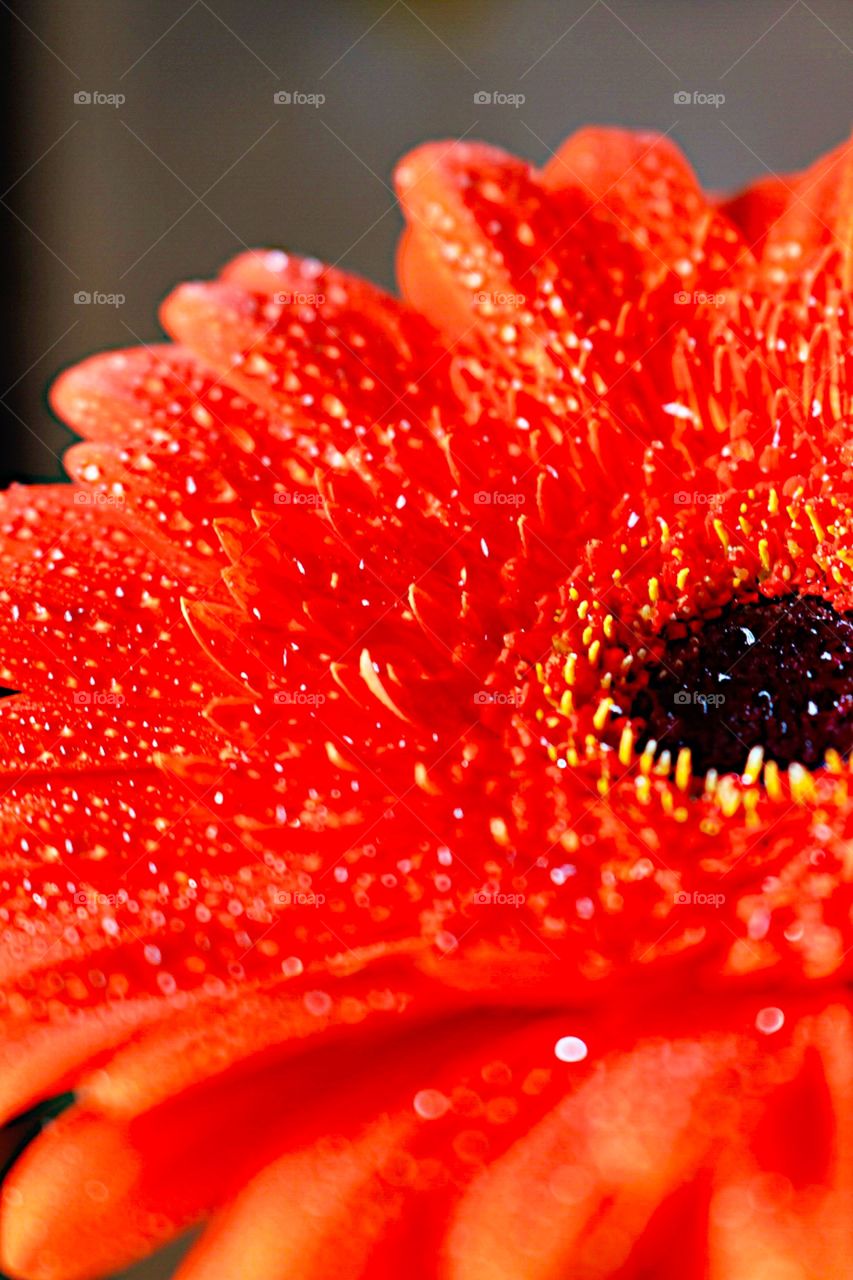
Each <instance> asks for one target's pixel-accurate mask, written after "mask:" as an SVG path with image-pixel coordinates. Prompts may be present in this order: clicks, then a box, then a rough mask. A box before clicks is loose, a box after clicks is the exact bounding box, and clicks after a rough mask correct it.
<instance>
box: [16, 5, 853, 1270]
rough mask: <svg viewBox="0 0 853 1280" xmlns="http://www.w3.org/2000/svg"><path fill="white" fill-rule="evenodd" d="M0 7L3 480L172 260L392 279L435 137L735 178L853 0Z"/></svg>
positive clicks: (846, 65) (824, 63) (817, 113)
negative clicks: (661, 139)
mask: <svg viewBox="0 0 853 1280" xmlns="http://www.w3.org/2000/svg"><path fill="white" fill-rule="evenodd" d="M0 20H2V23H3V26H4V28H5V30H4V33H3V34H4V39H3V46H2V47H3V48H4V49H5V50H6V51H7V57H8V58H9V67H8V68H7V72H6V75H5V76H4V77H3V80H2V85H3V88H2V92H3V93H4V94H5V95H6V99H7V101H6V104H5V105H6V114H5V119H6V126H7V146H6V148H5V152H4V160H3V164H4V170H5V171H4V173H3V175H2V181H0V192H2V195H0V219H2V233H3V245H4V253H3V255H2V260H3V261H2V271H3V279H2V291H3V304H4V315H5V319H6V324H5V340H4V342H3V345H2V350H0V361H2V378H1V379H0V414H2V431H3V437H2V439H3V448H2V451H0V481H2V482H3V483H5V482H7V481H8V480H10V479H12V478H25V479H35V478H40V479H44V478H53V477H58V476H60V475H61V474H62V471H61V463H60V457H61V454H62V451H63V449H64V448H65V447H66V446H67V444H68V443H69V441H70V440H71V438H72V437H71V433H70V432H68V431H66V430H65V429H64V428H62V427H61V426H60V425H59V424H58V423H57V422H56V421H55V420H54V419H53V418H52V416H51V414H50V411H49V409H48V408H47V405H46V401H45V388H46V386H47V385H48V383H49V382H50V381H51V380H52V378H53V377H55V375H56V373H57V372H58V370H60V369H61V368H63V367H64V366H65V365H67V364H70V363H74V362H75V361H77V360H79V359H81V358H82V357H84V356H85V355H87V354H89V353H90V352H92V351H95V350H98V349H99V348H103V347H107V346H113V347H116V346H127V345H133V344H136V343H140V342H150V341H152V340H157V338H158V337H159V336H160V330H159V328H158V324H157V306H158V304H159V302H160V300H161V299H162V297H163V296H164V294H166V293H167V292H168V290H169V289H170V288H171V287H172V286H173V285H174V284H175V283H176V282H177V281H179V280H181V279H183V278H185V277H193V276H208V275H211V274H212V273H214V272H215V271H216V269H217V267H218V265H219V264H220V263H221V262H222V261H223V260H224V259H226V258H228V257H229V256H231V255H233V254H235V253H238V252H240V251H241V250H243V249H244V248H246V247H249V246H256V245H280V246H284V247H287V248H289V249H293V250H295V251H298V252H300V253H303V254H314V255H316V256H317V257H320V258H323V259H325V260H326V261H329V262H332V263H336V264H338V265H339V266H341V267H344V268H347V269H349V270H352V271H355V272H359V273H361V274H364V275H367V276H370V277H371V278H373V279H374V280H378V281H381V282H382V283H384V284H386V285H388V286H389V287H392V286H393V280H394V249H395V243H396V240H397V236H398V233H399V229H400V218H399V215H398V213H397V211H396V209H395V207H394V202H393V196H392V192H391V190H390V187H389V183H390V176H391V172H392V169H393V167H394V165H395V163H396V161H397V160H398V159H399V157H400V156H401V155H402V154H403V153H404V152H405V151H406V150H408V149H409V148H410V147H412V146H414V145H416V144H417V143H419V142H421V141H422V140H424V139H427V138H434V137H441V136H452V137H461V136H463V135H464V136H466V137H471V138H484V139H487V140H489V141H491V142H494V143H497V144H499V145H501V146H504V147H507V148H509V149H511V150H513V151H516V152H518V153H521V154H523V155H524V156H527V157H528V158H529V159H531V160H532V161H534V162H535V163H541V162H543V161H544V160H546V158H547V157H548V155H549V152H550V151H551V149H553V148H556V147H557V145H558V144H559V142H560V141H561V139H562V138H563V137H564V136H565V135H566V134H568V133H570V132H571V131H572V130H574V129H576V128H578V126H580V125H583V124H586V123H588V122H601V123H613V124H623V125H634V126H643V127H651V128H655V129H659V130H662V131H666V132H669V133H670V135H671V136H672V137H673V138H675V139H676V140H677V141H678V142H679V143H680V144H681V145H682V146H683V147H684V148H685V150H686V151H687V154H688V155H689V157H690V159H691V160H692V162H693V164H694V166H695V167H696V169H697V171H698V173H699V176H700V177H701V179H702V180H703V181H704V182H705V183H706V184H707V185H709V186H710V187H713V188H720V189H723V188H730V187H734V186H737V185H739V184H742V183H744V182H746V181H748V180H749V179H751V178H752V177H754V176H758V175H762V174H766V173H771V172H781V171H785V170H791V169H797V168H799V167H802V166H804V165H806V164H808V163H809V162H810V161H811V160H812V159H813V158H814V157H815V156H816V155H817V154H818V153H820V152H821V151H824V150H827V149H828V148H830V147H832V146H833V145H835V144H836V143H837V142H838V141H840V139H841V138H843V137H844V136H845V134H846V133H848V132H849V130H850V127H851V123H853V4H851V0H808V3H806V0H793V3H791V2H790V0H749V3H745V0H491V2H489V0H0ZM694 93H695V94H697V95H701V96H707V97H708V98H711V97H713V99H714V100H713V102H712V101H708V100H706V101H694V100H693V95H694ZM484 95H485V97H484ZM676 95H681V99H680V100H679V98H678V97H676ZM684 95H687V96H688V98H689V101H687V102H685V101H684ZM720 95H722V96H723V98H724V101H720ZM520 97H523V101H521V102H520V101H519V98H520ZM496 99H497V100H496ZM176 1258H177V1253H176V1252H174V1251H173V1252H171V1253H170V1254H169V1255H167V1256H163V1257H161V1258H160V1259H157V1260H155V1261H154V1262H153V1263H148V1264H146V1265H144V1266H142V1267H137V1268H135V1269H134V1270H133V1271H132V1272H129V1273H127V1275H128V1277H131V1276H132V1277H133V1280H155V1278H156V1280H162V1278H163V1277H167V1276H171V1275H172V1273H173V1271H174V1268H175V1265H176ZM228 1280H232V1278H231V1277H229V1278H228Z"/></svg>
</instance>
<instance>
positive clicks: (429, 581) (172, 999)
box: [0, 130, 853, 1280]
mask: <svg viewBox="0 0 853 1280" xmlns="http://www.w3.org/2000/svg"><path fill="white" fill-rule="evenodd" d="M398 181H399V189H400V194H401V199H402V202H403V205H404V207H405V210H406V214H407V217H408V226H409V229H408V231H407V233H406V238H405V241H404V244H403V250H402V256H401V277H402V283H403V293H404V297H405V301H404V302H398V301H396V300H394V299H393V298H390V297H388V296H386V295H384V294H382V293H381V292H380V291H378V290H377V289H375V288H373V287H372V286H371V285H369V284H366V283H364V282H362V281H360V280H356V279H353V278H351V277H348V276H346V275H343V274H342V273H340V272H338V271H336V270H334V269H332V268H325V267H322V266H321V265H319V264H318V263H315V262H311V261H304V260H296V259H293V258H289V257H287V256H285V255H284V254H282V253H251V254H248V255H245V256H243V257H241V258H239V259H238V260H237V261H236V262H234V263H232V264H231V265H230V266H229V267H228V268H227V269H226V270H225V272H224V273H223V275H222V276H221V278H220V279H219V280H217V281H215V282H214V283H209V284H192V285H186V286H183V287H182V288H180V289H179V290H178V291H177V292H176V293H175V294H174V295H173V296H172V297H171V298H170V299H169V300H168V301H167V303H166V306H165V309H164V313H163V314H164V323H165V326H166V328H167V330H168V331H169V333H170V334H171V336H172V337H173V339H174V340H175V345H166V346H162V347H159V348H156V349H150V348H144V349H136V350H132V351H126V352H121V353H118V354H115V353H113V354H108V355H102V356H97V357H95V358H93V359H92V360H89V361H87V362H86V363H85V364H83V365H82V366H80V367H79V368H77V369H74V370H72V371H70V372H69V373H67V374H65V375H64V377H63V378H62V379H61V380H60V382H59V384H58V386H57V387H56V389H55V393H54V397H55V404H56V407H57V409H58V411H59V413H60V414H61V415H62V417H63V418H65V420H66V421H67V422H69V423H70V424H71V425H72V426H73V427H74V428H75V429H76V430H77V431H78V432H79V433H80V435H81V436H83V437H84V440H85V442H84V443H81V444H78V445H76V446H75V447H74V448H73V449H72V450H71V451H70V453H69V455H68V467H69V470H70V472H71V474H72V476H73V478H74V481H75V483H74V484H72V485H70V486H51V487H42V488H35V489H33V488H16V489H13V490H10V491H9V492H8V493H6V494H4V495H3V498H2V581H0V588H2V591H1V592H0V602H2V608H1V609H0V626H2V641H0V654H2V669H0V680H2V682H3V683H4V685H6V686H7V687H9V688H12V689H14V690H18V691H20V692H19V693H18V695H17V696H16V697H14V698H8V699H6V700H5V701H4V703H3V707H2V720H1V721H0V732H2V736H1V737H0V742H2V744H3V750H4V761H3V769H4V775H5V776H4V780H3V796H2V823H3V834H4V844H5V850H6V853H5V859H4V867H3V877H2V878H3V891H4V892H3V905H2V921H3V940H4V944H5V945H4V949H3V974H2V978H3V983H2V1019H3V1042H2V1048H0V1061H2V1071H0V1097H2V1107H3V1110H4V1114H5V1116H6V1117H15V1116H16V1115H18V1114H20V1113H21V1112H22V1111H23V1110H25V1109H26V1108H31V1107H35V1106H37V1105H38V1104H40V1103H43V1102H44V1101H45V1100H47V1099H52V1098H55V1097H56V1096H57V1095H61V1094H66V1093H68V1092H69V1091H73V1094H74V1101H73V1105H71V1106H70V1108H69V1109H67V1110H65V1111H64V1113H63V1114H62V1115H61V1116H60V1117H59V1118H57V1119H54V1120H53V1121H52V1122H51V1123H49V1124H46V1125H45V1126H44V1128H43V1131H42V1132H41V1133H40V1135H39V1136H38V1137H37V1138H36V1139H35V1140H34V1141H33V1142H32V1143H31V1144H30V1145H29V1146H28V1147H27V1149H26V1150H25V1151H24V1152H23V1154H22V1155H21V1156H20V1157H19V1159H18V1160H17V1162H16V1163H15V1165H14V1167H13V1169H12V1170H11V1172H10V1173H9V1175H8V1177H7V1179H6V1182H5V1185H4V1191H3V1202H4V1212H3V1219H2V1243H1V1244H0V1255H1V1257H2V1265H3V1266H4V1267H5V1268H6V1269H7V1270H9V1271H11V1272H12V1273H13V1274H14V1275H15V1276H21V1277H28V1278H29V1280H73V1278H78V1277H94V1276H101V1275H105V1274H107V1273H109V1272H110V1271H112V1270H114V1269H116V1268H118V1267H120V1266H122V1265H124V1264H126V1263H128V1262H129V1261H131V1260H133V1259H135V1258H138V1257H140V1256H142V1255H144V1254H145V1253H147V1252H148V1251H150V1250H151V1249H152V1248H154V1247H156V1246H157V1245H158V1244H160V1243H162V1242H164V1241H166V1240H168V1239H169V1238H171V1237H172V1236H174V1235H175V1234H176V1233H178V1232H180V1231H182V1230H183V1229H184V1228H186V1227H187V1226H189V1225H190V1224H192V1223H195V1222H197V1221H198V1220H201V1219H205V1218H207V1217H209V1216H210V1215H213V1220H212V1223H211V1225H210V1226H209V1228H208V1229H207V1230H206V1231H205V1233H204V1235H203V1236H202V1238H201V1241H200V1243H199V1244H198V1245H197V1246H196V1248H195V1249H194V1251H193V1252H192V1253H191V1254H190V1256H189V1258H188V1259H187V1261H186V1262H185V1264H184V1266H183V1268H182V1269H181V1271H180V1275H181V1276H182V1277H183V1280H221V1278H222V1277H229V1278H230V1277H237V1276H239V1277H240V1280H284V1277H285V1276H296V1275H298V1276H299V1277H300V1278H301V1280H357V1278H358V1277H370V1278H371V1280H378V1278H379V1277H382V1276H389V1277H390V1276H398V1275H403V1274H405V1275H413V1276H414V1275H417V1276H423V1277H436V1278H440V1280H522V1278H523V1280H561V1278H562V1277H564V1276H567V1275H571V1276H573V1277H585V1278H586V1280H593V1278H598V1277H601V1278H604V1277H619V1278H620V1280H626V1278H627V1277H651V1276H655V1277H657V1278H658V1280H664V1278H665V1277H667V1276H672V1277H675V1276H678V1277H679V1280H682V1278H683V1277H685V1276H693V1275H695V1276H697V1277H699V1276H706V1275H707V1276H712V1277H714V1278H715V1280H716V1278H720V1280H722V1278H725V1280H814V1278H817V1277H821V1278H825V1280H828V1278H829V1277H832V1278H833V1280H836V1278H837V1277H840V1276H844V1275H853V1239H851V1236H853V1226H851V1220H850V1214H849V1208H850V1192H851V1182H852V1181H853V1155H851V1143H853V1127H852V1126H853V1082H851V1070H853V1017H852V1016H851V1001H850V998H849V995H848V992H847V982H848V979H849V974H850V970H851V948H853V921H851V909H853V896H851V877H853V862H851V854H850V849H851V843H850V832H851V828H853V798H851V796H850V794H849V792H850V770H849V766H848V763H847V758H848V755H849V752H850V749H851V746H853V542H852V541H851V522H852V521H853V510H851V507H853V483H851V481H853V470H851V468H853V451H851V444H850V439H849V429H850V426H851V423H852V422H853V399H851V376H853V366H851V364H850V353H851V313H850V291H851V281H853V223H851V190H853V150H851V148H850V147H849V146H847V147H842V148H841V149H839V150H838V151H837V152H835V153H834V154H832V155H830V156H829V157H827V158H826V159H824V160H821V161H820V162H819V163H818V164H817V165H816V166H815V167H814V168H813V169H812V170H810V171H809V172H807V173H805V174H803V175H802V176H800V177H797V178H794V179H791V180H790V181H787V182H783V181H781V180H780V181H776V180H774V181H772V182H763V183H761V184H759V185H758V186H756V187H754V188H752V189H751V190H750V191H749V192H747V193H746V194H745V195H743V196H741V197H739V198H738V199H736V200H734V201H732V202H730V203H729V204H727V205H722V206H721V205H719V204H715V203H714V202H713V201H710V200H708V199H707V198H706V197H705V196H704V195H703V194H702V193H701V191H700V190H699V189H698V187H697V184H696V182H695V180H694V178H693V175H692V174H691V172H690V170H689V168H688V167H687V165H686V164H685V162H684V161H683V159H682V158H681V156H680V155H679V154H678V152H677V151H676V150H675V149H674V148H673V147H672V146H671V145H670V144H669V143H667V142H665V141H663V140H661V139H660V138H657V137H653V136H633V135H628V134H624V133H620V132H610V131H602V130H587V131H584V132H582V133H580V134H578V135H576V136H575V137H574V138H572V139H571V140H570V141H569V142H568V143H567V144H566V145H565V146H564V147H563V149H562V150H561V152H560V153H559V155H557V156H555V158H554V159H553V161H552V162H551V163H550V164H549V165H548V166H547V167H546V169H545V170H544V171H541V172H536V171H534V170H532V169H531V168H530V167H529V166H528V165H526V164H524V163H522V162H521V161H519V160H515V159H513V158H511V157H509V156H507V155H505V154H503V153H502V152H499V151H496V150H494V149H493V148H490V147H486V146H475V145H469V144H465V145H462V144H452V145H434V146H427V147H424V148H422V149H421V150H419V151H417V152H416V153H415V154H414V155H412V156H410V157H409V158H408V159H407V160H405V161H404V163H403V164H402V165H401V167H400V169H399V172H398ZM54 1109H55V1108H54ZM38 1114H41V1113H38Z"/></svg>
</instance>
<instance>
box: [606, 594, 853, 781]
mask: <svg viewBox="0 0 853 1280" xmlns="http://www.w3.org/2000/svg"><path fill="white" fill-rule="evenodd" d="M663 639H664V645H663V648H662V650H661V651H660V657H659V660H658V661H657V662H656V663H654V664H653V665H650V666H649V667H648V668H647V669H646V673H645V674H646V676H647V684H645V685H644V687H643V688H642V689H640V690H638V691H637V692H636V693H635V694H634V698H633V702H632V704H631V710H630V715H631V717H632V719H634V720H640V721H642V722H644V724H645V727H646V728H645V733H643V734H641V745H642V743H643V742H648V741H650V740H652V739H654V740H655V741H656V742H657V743H658V746H659V748H660V750H668V751H670V752H671V753H672V754H673V756H674V755H675V754H676V753H677V752H678V751H679V750H680V749H681V748H683V747H689V748H690V752H691V757H692V763H693V771H694V773H695V774H703V773H705V772H707V770H708V769H716V770H717V772H718V773H725V772H737V773H740V772H742V771H743V769H744V767H745V764H746V760H747V757H748V755H749V753H750V751H751V750H752V749H753V748H755V747H761V748H763V751H764V759H765V760H775V761H776V762H777V764H781V765H789V764H791V763H792V762H793V761H798V762H799V763H800V764H804V765H807V766H808V767H809V768H816V767H817V766H818V765H821V764H822V763H823V761H824V758H825V756H826V752H827V751H828V750H835V751H837V752H839V753H840V754H841V755H842V756H847V755H848V754H849V753H850V751H851V749H853V614H848V613H843V614H839V613H836V611H835V610H834V609H833V608H832V607H831V605H829V604H827V603H826V601H824V600H821V599H819V598H818V597H817V596H798V595H789V596H785V597H783V598H781V599H777V600H755V601H750V602H741V603H733V604H730V605H728V606H726V608H725V609H723V611H722V612H721V613H720V614H719V615H718V616H717V617H715V618H710V619H707V620H696V621H689V622H684V623H680V624H679V625H678V626H677V627H675V626H671V627H670V628H669V630H668V633H667V634H666V635H665V636H664V637H663Z"/></svg>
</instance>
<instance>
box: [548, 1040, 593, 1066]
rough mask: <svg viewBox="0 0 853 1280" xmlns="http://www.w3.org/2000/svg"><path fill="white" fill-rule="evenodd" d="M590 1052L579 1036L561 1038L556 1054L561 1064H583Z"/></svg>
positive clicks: (556, 1045)
mask: <svg viewBox="0 0 853 1280" xmlns="http://www.w3.org/2000/svg"><path fill="white" fill-rule="evenodd" d="M588 1052H589V1050H588V1049H587V1047H586V1045H585V1044H584V1042H583V1040H581V1039H580V1038H579V1037H578V1036H561V1037H560V1039H559V1040H558V1041H557V1043H556V1044H555V1045H554V1053H555V1055H556V1056H557V1057H558V1058H559V1059H560V1061H561V1062H583V1060H584V1058H585V1057H586V1055H587V1053H588Z"/></svg>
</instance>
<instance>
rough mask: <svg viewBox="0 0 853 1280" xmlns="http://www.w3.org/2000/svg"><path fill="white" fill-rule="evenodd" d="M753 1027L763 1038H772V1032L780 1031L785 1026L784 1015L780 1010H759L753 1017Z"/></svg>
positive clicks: (770, 1008)
mask: <svg viewBox="0 0 853 1280" xmlns="http://www.w3.org/2000/svg"><path fill="white" fill-rule="evenodd" d="M755 1025H756V1027H757V1029H758V1030H759V1031H760V1032H761V1034H762V1035H764V1036H772V1035H773V1033H774V1031H781V1029H782V1027H783V1026H784V1025H785V1015H784V1013H783V1012H782V1010H781V1009H776V1008H774V1007H773V1006H769V1007H768V1008H766V1009H759V1011H758V1013H757V1014H756V1015H755Z"/></svg>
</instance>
